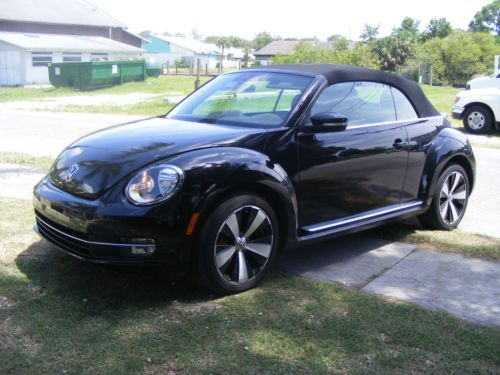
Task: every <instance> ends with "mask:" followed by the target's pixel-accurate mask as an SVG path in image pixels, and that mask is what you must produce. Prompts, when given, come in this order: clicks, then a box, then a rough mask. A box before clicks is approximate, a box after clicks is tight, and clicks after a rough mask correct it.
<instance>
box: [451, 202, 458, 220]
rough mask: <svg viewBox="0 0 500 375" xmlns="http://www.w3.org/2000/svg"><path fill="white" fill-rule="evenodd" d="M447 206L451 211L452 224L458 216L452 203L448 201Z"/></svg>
mask: <svg viewBox="0 0 500 375" xmlns="http://www.w3.org/2000/svg"><path fill="white" fill-rule="evenodd" d="M449 206H450V211H451V223H454V222H455V221H457V219H458V216H459V214H458V211H457V208H456V207H455V204H454V203H453V202H452V201H450V203H449Z"/></svg>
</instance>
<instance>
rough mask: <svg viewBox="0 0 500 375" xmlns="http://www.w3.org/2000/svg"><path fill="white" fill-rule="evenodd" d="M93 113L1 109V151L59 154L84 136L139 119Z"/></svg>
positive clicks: (136, 117)
mask: <svg viewBox="0 0 500 375" xmlns="http://www.w3.org/2000/svg"><path fill="white" fill-rule="evenodd" d="M139 118H141V117H138V116H116V115H102V114H92V113H62V112H27V111H26V112H25V111H0V134H1V137H0V151H15V152H25V153H29V154H32V155H36V156H52V157H56V156H57V155H59V153H60V152H61V151H62V150H63V149H64V148H65V147H66V146H67V145H68V144H70V143H71V142H73V141H74V140H76V139H77V138H80V137H81V136H83V135H85V134H88V133H91V132H93V131H96V130H98V129H102V128H105V127H108V126H111V125H115V124H120V123H124V122H127V121H133V120H135V119H139Z"/></svg>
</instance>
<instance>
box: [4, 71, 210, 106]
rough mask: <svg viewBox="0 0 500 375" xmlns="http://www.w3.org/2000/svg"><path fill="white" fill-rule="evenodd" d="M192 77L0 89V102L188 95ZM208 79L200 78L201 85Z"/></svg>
mask: <svg viewBox="0 0 500 375" xmlns="http://www.w3.org/2000/svg"><path fill="white" fill-rule="evenodd" d="M195 79H196V77H194V76H160V77H158V78H155V77H149V78H147V79H146V81H144V82H129V83H125V84H123V85H118V86H113V87H107V88H103V89H99V90H90V91H75V90H73V89H69V88H53V87H50V88H23V87H0V102H8V101H17V100H36V99H44V98H48V97H55V96H78V95H101V94H116V95H120V94H130V93H145V94H158V95H167V94H172V95H173V94H177V95H183V94H188V93H189V92H191V91H193V89H194V81H195ZM208 79H210V78H209V77H201V78H200V80H201V82H202V83H204V82H206V81H207V80H208Z"/></svg>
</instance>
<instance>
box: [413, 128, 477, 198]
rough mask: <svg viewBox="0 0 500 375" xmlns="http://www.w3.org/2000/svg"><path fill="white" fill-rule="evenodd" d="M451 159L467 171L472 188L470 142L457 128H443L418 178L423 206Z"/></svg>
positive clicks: (473, 173)
mask: <svg viewBox="0 0 500 375" xmlns="http://www.w3.org/2000/svg"><path fill="white" fill-rule="evenodd" d="M452 161H456V162H457V163H458V164H460V165H462V166H463V167H464V169H465V170H466V171H467V173H468V175H469V180H470V185H471V190H472V187H473V185H474V179H475V169H476V168H475V167H476V162H475V159H474V153H473V152H472V147H471V144H470V142H469V140H468V139H467V137H466V136H465V135H464V134H463V133H461V132H459V131H458V130H456V129H453V128H444V129H442V130H441V131H440V132H439V134H438V135H437V136H436V138H435V139H434V141H433V142H432V146H431V148H430V149H429V151H428V154H427V158H426V162H425V165H424V169H423V172H422V178H421V179H420V187H419V199H420V200H422V201H423V202H424V206H425V208H428V207H429V206H430V204H431V203H432V198H433V196H434V191H435V188H436V184H437V181H438V179H439V177H440V176H441V173H442V172H443V170H444V169H445V167H446V166H447V165H448V164H449V163H450V162H452Z"/></svg>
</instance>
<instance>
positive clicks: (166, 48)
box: [142, 35, 170, 53]
mask: <svg viewBox="0 0 500 375" xmlns="http://www.w3.org/2000/svg"><path fill="white" fill-rule="evenodd" d="M144 38H145V39H147V40H149V41H150V42H151V43H148V44H146V45H145V46H143V47H142V48H144V49H145V50H146V51H147V52H148V53H169V52H170V44H169V43H167V42H166V41H164V40H161V39H159V38H156V37H155V36H153V35H148V36H146V37H144Z"/></svg>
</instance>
